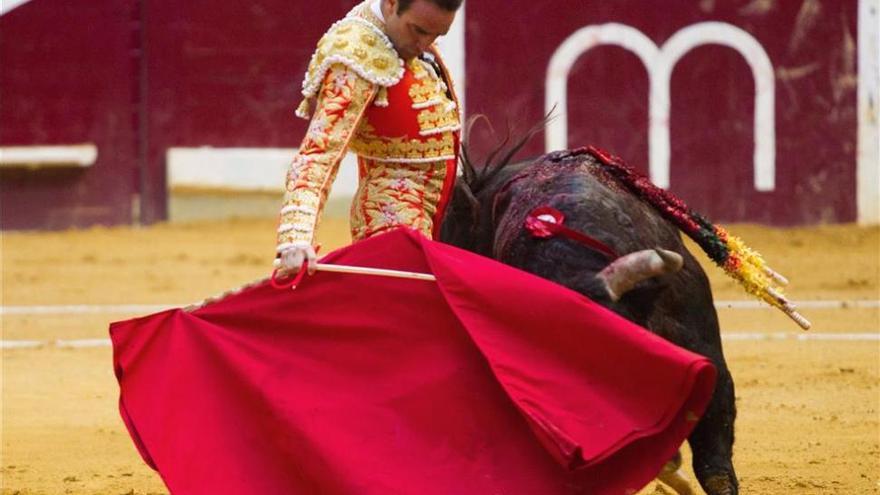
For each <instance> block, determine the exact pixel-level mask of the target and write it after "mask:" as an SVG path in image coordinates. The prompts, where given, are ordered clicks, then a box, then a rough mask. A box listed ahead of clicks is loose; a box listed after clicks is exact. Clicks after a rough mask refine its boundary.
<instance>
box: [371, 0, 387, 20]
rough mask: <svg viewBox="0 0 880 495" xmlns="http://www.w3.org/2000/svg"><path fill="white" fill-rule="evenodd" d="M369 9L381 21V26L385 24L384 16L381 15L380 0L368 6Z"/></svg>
mask: <svg viewBox="0 0 880 495" xmlns="http://www.w3.org/2000/svg"><path fill="white" fill-rule="evenodd" d="M370 8H371V9H373V13H374V14H376V17H378V18H379V20H380V21H382V24H385V14H383V13H382V0H375V1H374V2H373V3H372V4H371V5H370Z"/></svg>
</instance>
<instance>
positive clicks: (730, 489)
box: [688, 358, 739, 495]
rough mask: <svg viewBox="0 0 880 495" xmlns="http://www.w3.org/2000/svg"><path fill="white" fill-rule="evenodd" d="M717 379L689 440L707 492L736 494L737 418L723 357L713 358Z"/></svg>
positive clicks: (730, 380)
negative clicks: (734, 434) (735, 427)
mask: <svg viewBox="0 0 880 495" xmlns="http://www.w3.org/2000/svg"><path fill="white" fill-rule="evenodd" d="M713 361H714V362H715V366H716V367H717V368H718V381H717V384H716V385H715V393H714V395H713V396H712V402H710V403H709V407H708V408H707V409H706V413H705V414H704V415H703V417H702V418H701V419H700V422H699V424H697V427H696V428H695V429H694V431H693V433H691V436H690V438H689V439H688V442H689V443H690V446H691V450H692V451H693V457H694V459H693V467H694V474H695V475H696V476H697V479H698V480H699V481H700V485H701V486H702V487H703V490H705V491H706V493H707V494H708V495H736V494H737V493H739V483H738V482H737V479H736V473H735V472H734V470H733V462H732V456H733V421H734V419H735V418H736V405H735V404H734V392H733V380H732V379H731V377H730V372H729V371H728V370H727V365H726V364H725V363H724V358H720V359H713Z"/></svg>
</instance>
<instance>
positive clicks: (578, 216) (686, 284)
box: [441, 136, 739, 495]
mask: <svg viewBox="0 0 880 495" xmlns="http://www.w3.org/2000/svg"><path fill="white" fill-rule="evenodd" d="M527 137H528V136H527ZM527 137H526V138H523V140H522V141H520V142H519V143H517V144H516V145H515V146H513V147H511V149H510V151H508V152H506V153H505V154H504V156H502V158H501V159H500V160H498V162H497V164H494V165H493V164H491V163H489V164H487V165H485V166H483V167H480V168H477V167H475V166H474V165H473V164H471V162H470V160H468V157H467V153H466V152H465V153H464V155H463V175H462V176H461V177H459V179H458V180H457V182H456V184H455V189H454V193H453V196H452V198H451V200H450V203H449V206H448V207H447V212H446V215H445V217H444V222H443V224H442V227H441V240H442V241H444V242H447V243H450V244H453V245H455V246H458V247H461V248H464V249H467V250H469V251H472V252H475V253H478V254H481V255H484V256H488V257H491V258H494V259H496V260H498V261H500V262H503V263H506V264H508V265H511V266H514V267H517V268H520V269H522V270H525V271H528V272H531V273H533V274H535V275H538V276H541V277H543V278H546V279H548V280H551V281H553V282H556V283H559V284H562V285H564V286H566V287H569V288H571V289H573V290H575V291H577V292H579V293H581V294H584V295H586V296H587V297H589V298H591V299H592V300H593V301H596V302H598V303H599V304H602V305H603V306H606V307H607V308H609V309H611V310H612V311H614V312H616V313H618V314H620V315H621V316H623V317H625V318H627V319H629V320H631V321H633V322H635V323H637V324H639V325H641V326H642V327H644V328H646V329H648V330H650V331H651V332H654V333H656V334H657V335H659V336H661V337H663V338H665V339H667V340H669V341H671V342H673V343H675V344H676V345H678V346H680V347H683V348H686V349H688V350H690V351H693V352H695V353H698V354H701V355H703V356H706V357H707V358H709V359H711V360H712V362H713V363H714V365H715V367H716V368H717V370H718V379H717V384H716V388H715V391H714V395H713V397H712V400H711V403H710V405H709V406H708V409H707V410H706V412H705V414H704V416H703V417H702V418H701V419H700V421H699V423H698V424H697V426H696V428H695V429H694V431H693V432H692V434H691V435H690V437H689V439H688V443H689V444H690V447H691V450H692V452H693V470H694V474H695V475H696V477H697V479H698V481H699V483H700V485H701V486H702V487H703V489H704V490H705V491H706V493H708V494H710V495H734V494H736V493H738V490H739V488H738V482H737V477H736V474H735V472H734V468H733V463H732V459H731V457H732V448H733V440H734V419H735V417H736V407H735V402H734V384H733V379H732V378H731V375H730V372H729V371H728V368H727V364H726V363H725V360H724V353H723V351H722V346H721V338H720V335H719V325H718V316H717V314H716V312H715V307H714V303H713V299H712V292H711V290H710V287H709V281H708V278H707V277H706V274H705V272H704V271H703V269H702V268H701V266H700V264H699V263H698V262H697V261H696V259H695V258H694V257H693V256H692V255H691V253H690V252H688V250H687V249H686V248H685V246H684V244H683V243H682V240H681V236H680V233H679V230H678V229H677V228H676V227H675V226H674V225H673V224H671V223H670V222H669V221H668V220H666V219H665V218H664V217H663V216H662V215H661V214H659V213H658V211H657V209H656V208H654V207H652V206H651V205H649V204H647V203H646V202H645V201H643V200H642V199H640V198H639V197H637V196H636V195H634V194H633V193H632V192H631V191H630V190H628V189H627V188H626V187H624V186H623V185H622V184H621V183H620V181H619V180H618V179H617V178H615V177H614V176H613V175H611V174H609V173H608V170H607V167H605V166H604V165H603V163H602V160H600V159H599V158H598V157H597V155H596V154H595V153H591V152H589V151H588V150H586V149H580V150H573V151H558V152H553V153H550V154H547V155H544V156H541V157H539V158H537V159H534V160H529V161H523V162H518V163H512V162H511V157H512V156H513V155H514V154H515V152H516V151H517V150H518V149H519V148H520V147H522V145H523V144H524V143H525V141H526V140H527ZM499 156H500V155H499ZM490 162H491V159H490ZM539 207H551V208H553V209H555V210H556V211H558V212H561V213H562V214H563V215H564V218H565V220H564V222H565V225H566V226H567V227H568V228H569V229H571V230H573V231H576V232H581V233H584V234H586V235H588V236H592V239H595V240H597V241H598V242H596V243H595V244H596V245H598V246H599V247H602V246H606V247H608V248H610V250H611V251H613V252H616V253H621V255H620V256H619V257H616V258H615V259H612V258H610V257H609V256H608V252H606V251H607V250H604V249H597V248H596V246H592V247H591V246H589V245H585V244H584V243H581V242H577V241H576V240H572V239H569V238H567V237H562V236H554V237H549V238H542V237H538V236H536V235H535V234H534V232H532V231H530V230H529V229H528V228H525V226H526V224H527V222H528V221H529V220H530V215H532V214H533V212H534V211H536V209H537V208H539ZM532 220H533V218H532ZM676 460H677V462H678V463H679V464H680V462H681V461H680V456H677V459H676ZM676 460H673V461H671V464H672V468H671V469H669V470H667V469H664V473H665V475H666V478H664V476H660V479H661V480H663V481H667V482H668V483H669V484H672V485H675V484H679V486H681V483H680V482H681V480H680V479H678V480H676V479H671V480H670V479H669V476H670V475H671V474H670V473H672V472H673V471H675V468H676V466H674V464H675V462H676ZM668 467H669V465H668V466H667V468H668ZM673 487H674V488H676V489H677V490H678V491H679V492H680V493H689V488H688V487H686V486H684V487H676V486H673Z"/></svg>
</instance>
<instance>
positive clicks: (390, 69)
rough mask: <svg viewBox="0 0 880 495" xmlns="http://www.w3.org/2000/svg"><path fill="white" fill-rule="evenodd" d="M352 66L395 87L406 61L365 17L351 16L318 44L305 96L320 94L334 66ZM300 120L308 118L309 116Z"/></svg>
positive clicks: (370, 78) (373, 80)
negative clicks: (337, 64)
mask: <svg viewBox="0 0 880 495" xmlns="http://www.w3.org/2000/svg"><path fill="white" fill-rule="evenodd" d="M335 63H341V64H345V65H347V66H349V67H350V68H351V69H353V70H354V71H355V72H356V73H357V74H358V75H360V76H361V77H363V78H364V79H366V80H367V81H369V82H371V83H373V84H377V85H380V86H393V85H395V84H397V83H398V82H399V81H400V78H401V77H403V72H404V70H403V61H402V60H401V59H400V58H399V57H398V55H397V51H396V50H395V49H394V46H393V45H392V44H391V41H390V40H388V37H387V36H385V34H384V33H382V31H381V30H380V29H379V28H378V27H376V26H375V25H373V24H371V23H370V22H369V21H368V20H365V19H363V18H362V17H358V16H354V15H350V16H349V17H346V18H344V19H342V20H341V21H339V22H337V23H336V24H334V25H333V27H331V28H330V30H329V31H327V33H326V34H324V36H323V37H322V38H321V40H320V41H318V48H317V49H316V50H315V53H314V55H312V60H311V61H310V62H309V68H308V71H307V72H306V76H305V79H304V80H303V90H302V93H303V96H304V97H305V98H310V97H312V96H314V95H315V94H317V92H318V90H319V88H320V86H321V81H323V79H324V75H325V74H326V73H327V70H329V68H330V65H332V64H335ZM297 115H299V116H300V117H304V118H308V115H302V114H301V113H299V112H297Z"/></svg>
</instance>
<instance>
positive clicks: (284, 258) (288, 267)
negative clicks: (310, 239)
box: [277, 246, 318, 275]
mask: <svg viewBox="0 0 880 495" xmlns="http://www.w3.org/2000/svg"><path fill="white" fill-rule="evenodd" d="M306 260H308V262H309V264H308V270H309V275H312V274H313V273H315V269H316V267H317V264H318V255H317V253H316V252H315V248H313V247H312V246H294V247H290V248H287V249H285V250H284V251H282V252H281V256H279V258H278V260H277V268H278V270H279V272H281V273H282V274H292V273H298V272H299V270H300V268H302V264H303V261H306Z"/></svg>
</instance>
